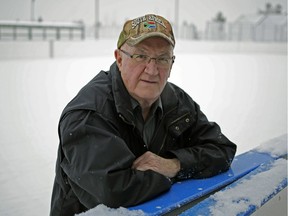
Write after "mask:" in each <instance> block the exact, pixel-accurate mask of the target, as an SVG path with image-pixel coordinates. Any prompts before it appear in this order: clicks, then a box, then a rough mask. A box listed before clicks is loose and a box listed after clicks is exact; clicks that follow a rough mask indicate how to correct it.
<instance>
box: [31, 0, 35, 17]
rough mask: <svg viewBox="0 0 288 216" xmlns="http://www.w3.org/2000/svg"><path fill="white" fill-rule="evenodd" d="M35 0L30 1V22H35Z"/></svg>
mask: <svg viewBox="0 0 288 216" xmlns="http://www.w3.org/2000/svg"><path fill="white" fill-rule="evenodd" d="M34 13H35V0H31V21H35V17H34Z"/></svg>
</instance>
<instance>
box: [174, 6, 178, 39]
mask: <svg viewBox="0 0 288 216" xmlns="http://www.w3.org/2000/svg"><path fill="white" fill-rule="evenodd" d="M174 22H175V28H176V37H178V36H179V0H175V21H174Z"/></svg>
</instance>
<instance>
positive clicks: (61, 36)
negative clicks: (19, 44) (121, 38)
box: [0, 21, 85, 41]
mask: <svg viewBox="0 0 288 216" xmlns="http://www.w3.org/2000/svg"><path fill="white" fill-rule="evenodd" d="M73 39H78V40H79V39H80V40H83V39H85V26H84V24H83V23H80V22H79V23H53V22H24V21H18V22H17V21H16V22H13V21H0V40H9V41H11V40H73Z"/></svg>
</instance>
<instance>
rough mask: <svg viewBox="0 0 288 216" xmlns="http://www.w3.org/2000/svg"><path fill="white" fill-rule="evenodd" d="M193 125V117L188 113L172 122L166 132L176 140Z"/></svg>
mask: <svg viewBox="0 0 288 216" xmlns="http://www.w3.org/2000/svg"><path fill="white" fill-rule="evenodd" d="M192 124H193V116H192V115H191V114H190V113H187V114H185V115H182V116H180V117H179V118H177V119H176V120H174V121H172V122H171V123H170V124H169V126H168V131H169V133H170V134H171V136H172V137H175V138H178V137H179V136H180V135H181V134H183V133H184V132H185V131H186V130H187V129H188V128H190V127H191V126H192Z"/></svg>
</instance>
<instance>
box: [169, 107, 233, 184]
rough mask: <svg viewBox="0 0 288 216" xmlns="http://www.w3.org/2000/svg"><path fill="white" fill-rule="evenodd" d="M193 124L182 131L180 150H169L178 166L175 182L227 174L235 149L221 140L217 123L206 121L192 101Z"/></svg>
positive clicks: (223, 138)
mask: <svg viewBox="0 0 288 216" xmlns="http://www.w3.org/2000/svg"><path fill="white" fill-rule="evenodd" d="M194 109H195V110H193V112H192V113H193V115H192V117H191V118H192V119H193V121H192V122H193V123H192V125H191V127H189V129H188V130H186V131H185V132H183V134H182V135H181V138H180V141H179V142H182V144H181V145H182V146H184V147H183V148H179V149H175V150H173V151H171V153H172V154H173V155H175V156H176V157H177V158H178V159H179V160H180V163H181V170H180V172H179V173H178V175H177V177H176V179H178V180H183V179H188V178H207V177H211V176H214V175H217V174H219V173H222V172H224V171H227V170H228V169H229V167H230V165H231V163H232V160H233V158H234V155H235V153H236V148H237V146H236V145H235V144H234V143H232V142H231V141H230V140H229V139H227V137H225V136H224V135H223V134H222V132H221V129H220V127H219V126H218V124H216V123H215V122H209V121H208V119H207V118H206V116H205V115H204V114H203V112H202V111H201V110H200V107H199V105H198V104H197V103H195V102H194Z"/></svg>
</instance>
